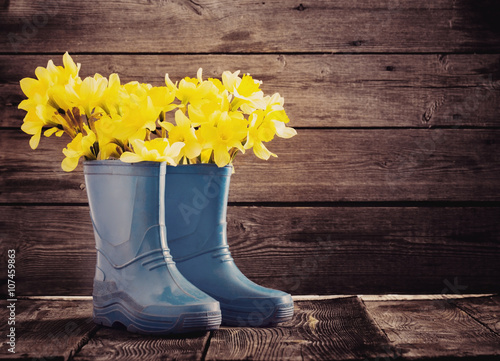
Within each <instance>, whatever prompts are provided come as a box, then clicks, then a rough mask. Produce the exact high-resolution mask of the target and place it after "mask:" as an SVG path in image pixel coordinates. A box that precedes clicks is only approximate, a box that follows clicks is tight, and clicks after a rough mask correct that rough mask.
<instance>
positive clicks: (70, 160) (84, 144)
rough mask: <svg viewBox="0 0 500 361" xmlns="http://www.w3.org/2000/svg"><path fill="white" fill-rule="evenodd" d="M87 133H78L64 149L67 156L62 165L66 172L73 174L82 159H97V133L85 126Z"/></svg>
mask: <svg viewBox="0 0 500 361" xmlns="http://www.w3.org/2000/svg"><path fill="white" fill-rule="evenodd" d="M85 132H86V133H87V135H83V133H78V134H77V136H76V137H75V138H74V139H73V140H72V141H71V142H70V143H69V144H68V146H67V148H64V149H63V153H64V155H65V156H66V158H64V160H63V161H62V163H61V167H62V169H63V170H64V171H65V172H71V171H72V170H74V169H75V168H76V166H77V165H78V161H79V160H80V158H81V157H85V158H86V159H87V160H92V159H97V155H98V153H99V149H98V148H99V146H98V143H97V138H96V135H95V133H94V132H93V131H92V130H90V129H89V128H88V127H86V126H85Z"/></svg>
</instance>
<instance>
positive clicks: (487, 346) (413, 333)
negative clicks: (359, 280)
mask: <svg viewBox="0 0 500 361" xmlns="http://www.w3.org/2000/svg"><path fill="white" fill-rule="evenodd" d="M365 305H366V309H367V311H368V313H369V314H370V315H371V316H372V317H373V318H374V320H375V321H376V323H377V324H378V326H379V327H380V328H381V329H382V330H383V331H384V333H385V334H386V335H387V337H388V338H389V340H390V341H391V342H392V344H393V346H394V347H395V348H396V350H397V354H398V355H400V356H403V358H409V359H423V358H434V357H436V358H437V357H443V358H444V357H449V358H455V357H456V358H458V357H473V356H476V357H477V356H488V357H493V356H495V355H496V357H498V355H500V347H499V345H500V337H499V336H498V335H496V334H495V333H493V332H491V331H490V330H489V329H488V328H486V327H484V326H483V325H482V324H480V323H479V322H477V321H476V320H474V319H473V318H472V317H470V316H469V315H468V314H467V313H465V312H463V311H462V310H460V309H459V308H457V307H455V306H453V305H452V304H451V303H449V302H448V301H445V300H432V301H394V302H392V301H382V302H365Z"/></svg>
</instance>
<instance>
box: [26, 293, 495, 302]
mask: <svg viewBox="0 0 500 361" xmlns="http://www.w3.org/2000/svg"><path fill="white" fill-rule="evenodd" d="M496 295H498V294H496V293H480V294H477V293H471V294H422V295H400V294H386V295H294V296H292V299H293V300H294V301H320V300H333V299H339V298H349V297H354V296H356V297H358V298H360V299H361V300H363V301H365V302H371V301H422V300H453V299H464V298H480V297H492V296H496ZM18 299H20V300H21V299H22V300H53V301H91V300H92V296H20V297H18Z"/></svg>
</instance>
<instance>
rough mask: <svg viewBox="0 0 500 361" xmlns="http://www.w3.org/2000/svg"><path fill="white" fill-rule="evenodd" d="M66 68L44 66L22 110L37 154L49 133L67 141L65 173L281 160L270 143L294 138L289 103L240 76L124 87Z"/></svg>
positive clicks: (113, 79)
mask: <svg viewBox="0 0 500 361" xmlns="http://www.w3.org/2000/svg"><path fill="white" fill-rule="evenodd" d="M63 63H64V66H55V65H54V63H53V62H52V60H49V62H48V64H47V67H46V68H43V67H38V68H37V69H36V71H35V74H36V76H37V79H32V78H24V79H22V80H21V82H20V83H21V89H22V91H23V92H24V94H25V95H26V96H27V97H28V99H25V100H23V101H22V102H21V103H20V104H19V108H20V109H23V110H25V111H26V112H27V114H26V116H25V118H24V123H23V125H22V127H21V129H22V130H23V131H24V132H25V133H27V134H30V135H32V137H31V140H30V146H31V148H32V149H36V148H37V146H38V143H39V141H40V137H41V133H42V130H43V128H47V129H46V130H45V131H44V135H45V136H46V137H50V136H52V135H54V134H55V136H59V137H60V136H62V135H63V134H66V135H68V136H69V138H70V139H71V142H69V144H68V145H67V147H66V148H64V149H63V153H64V155H65V158H64V160H63V161H62V168H63V169H64V170H65V171H72V170H74V169H75V168H76V166H77V165H78V161H79V159H80V158H81V157H84V158H85V159H86V160H106V159H120V160H121V161H123V162H127V163H133V162H140V161H155V162H167V163H168V164H170V165H177V164H198V163H215V164H217V166H219V167H224V166H226V165H228V164H231V163H232V161H233V159H234V157H235V155H236V153H237V152H238V151H240V152H241V153H245V150H248V149H253V152H254V154H255V155H256V156H257V157H259V158H261V159H266V160H267V159H269V157H270V156H276V155H275V154H274V153H272V152H270V151H269V150H268V149H267V148H266V146H265V145H264V142H269V141H271V140H272V139H273V138H274V137H275V136H278V137H282V138H290V137H292V136H294V135H295V134H296V132H295V130H294V129H293V128H290V127H287V126H286V124H287V123H288V122H289V119H288V116H287V115H286V113H285V110H284V108H283V103H284V99H283V98H282V97H281V96H280V95H279V94H278V93H275V94H274V95H272V96H264V93H263V92H262V90H261V89H260V85H261V82H260V81H258V80H255V79H253V78H252V77H251V76H250V75H247V74H244V75H243V76H242V77H240V76H239V73H240V72H239V71H236V72H234V73H231V72H229V71H225V72H224V73H222V80H219V79H213V78H208V79H207V80H203V78H202V69H201V68H200V69H199V70H198V73H197V77H196V78H189V77H186V78H184V79H182V80H181V81H180V82H176V83H173V82H172V81H171V80H170V78H169V76H168V74H166V75H165V84H166V85H165V86H152V85H150V84H144V83H139V82H137V81H132V82H129V83H126V84H121V83H120V78H119V76H118V74H111V75H110V76H109V79H108V78H105V77H103V76H101V75H100V74H95V75H94V76H93V77H87V78H85V79H83V80H82V79H81V78H80V77H79V76H78V73H79V70H80V64H75V62H74V61H73V59H72V58H71V57H70V55H69V54H68V53H66V54H64V56H63Z"/></svg>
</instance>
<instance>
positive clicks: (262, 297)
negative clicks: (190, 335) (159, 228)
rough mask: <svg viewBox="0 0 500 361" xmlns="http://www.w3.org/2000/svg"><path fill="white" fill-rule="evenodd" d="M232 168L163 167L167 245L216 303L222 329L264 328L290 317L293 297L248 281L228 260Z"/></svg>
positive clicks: (190, 277) (184, 271) (188, 275)
mask: <svg viewBox="0 0 500 361" xmlns="http://www.w3.org/2000/svg"><path fill="white" fill-rule="evenodd" d="M231 173H232V167H224V168H218V167H217V166H216V165H213V164H197V165H178V166H177V167H171V166H167V175H166V188H165V194H166V202H165V207H166V213H165V220H166V225H167V229H168V235H167V237H168V244H169V247H170V251H171V254H172V256H173V258H174V261H175V262H176V264H177V267H178V269H179V271H180V272H181V273H182V274H183V275H184V276H185V277H186V278H187V279H188V280H189V281H190V282H191V283H193V284H194V285H195V286H196V287H198V288H199V289H201V290H202V291H204V292H206V293H207V294H208V295H210V296H212V297H213V298H215V299H216V300H217V301H219V302H220V308H221V311H222V324H223V325H229V326H267V325H274V324H277V323H280V322H286V321H289V320H291V319H292V316H293V301H292V297H291V296H290V295H289V294H288V293H285V292H281V291H277V290H273V289H269V288H265V287H262V286H259V285H257V284H255V283H254V282H252V281H250V280H249V279H248V278H247V277H245V275H243V273H241V271H240V270H239V269H238V267H237V266H236V264H235V263H234V261H233V258H232V257H231V253H230V252H229V246H228V244H227V237H226V210H227V199H228V192H229V180H230V176H231Z"/></svg>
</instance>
